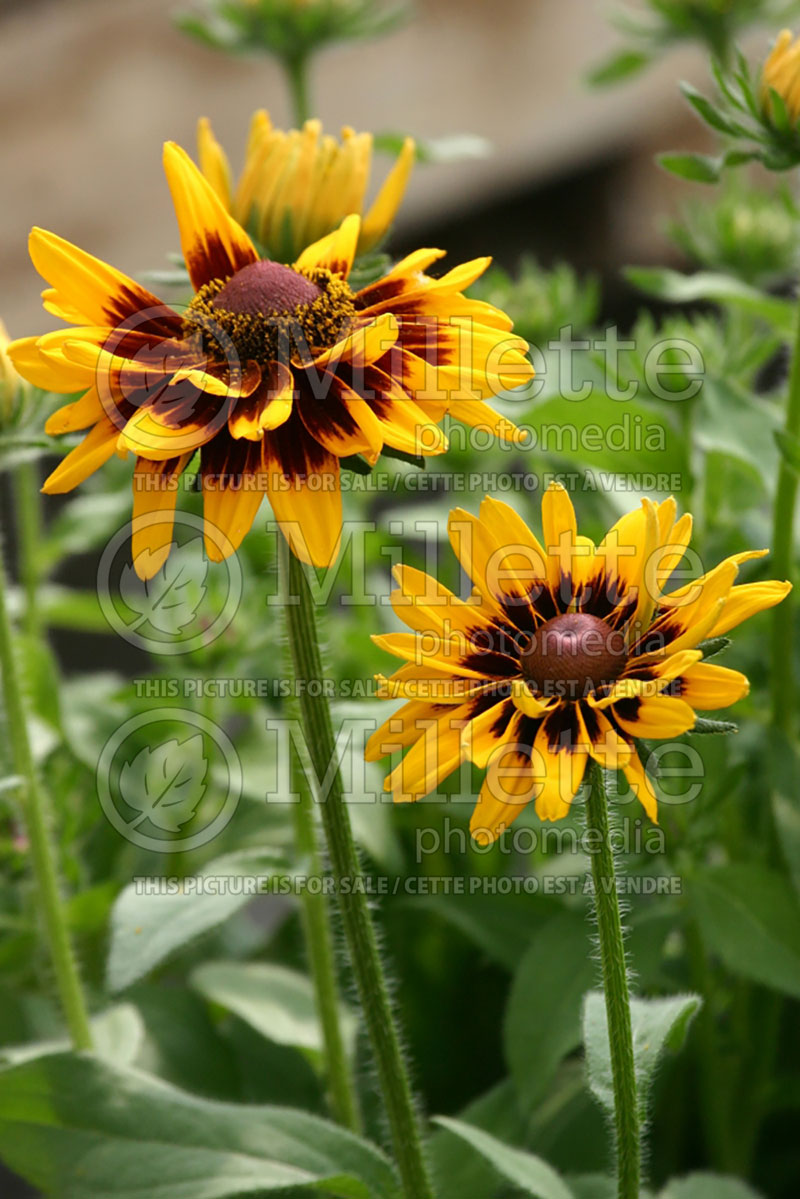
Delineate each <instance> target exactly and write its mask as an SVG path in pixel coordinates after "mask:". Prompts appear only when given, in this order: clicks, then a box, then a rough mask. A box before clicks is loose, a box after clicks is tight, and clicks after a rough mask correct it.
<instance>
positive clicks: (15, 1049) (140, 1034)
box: [0, 1003, 145, 1066]
mask: <svg viewBox="0 0 800 1199" xmlns="http://www.w3.org/2000/svg"><path fill="white" fill-rule="evenodd" d="M89 1023H90V1026H91V1030H92V1045H93V1051H94V1053H96V1054H97V1056H98V1057H101V1058H105V1059H106V1060H107V1061H109V1062H112V1063H116V1064H117V1065H118V1066H130V1065H133V1063H134V1062H135V1061H136V1058H137V1056H138V1054H139V1050H140V1049H141V1047H142V1044H143V1041H144V1032H145V1030H144V1023H143V1021H142V1017H141V1015H140V1014H139V1012H138V1010H137V1009H136V1008H135V1007H134V1006H133V1004H131V1003H118V1004H115V1005H114V1006H113V1007H110V1008H107V1009H106V1010H105V1011H104V1012H98V1013H97V1015H95V1016H92V1018H91V1020H90V1022H89ZM68 1049H69V1038H68V1037H66V1036H64V1037H63V1038H59V1039H58V1040H53V1041H31V1042H28V1044H26V1045H7V1046H3V1047H2V1048H0V1065H13V1066H16V1065H18V1064H20V1063H22V1062H27V1061H30V1060H31V1059H33V1058H37V1057H44V1056H46V1055H49V1054H53V1053H59V1052H61V1051H62V1050H64V1051H66V1050H68Z"/></svg>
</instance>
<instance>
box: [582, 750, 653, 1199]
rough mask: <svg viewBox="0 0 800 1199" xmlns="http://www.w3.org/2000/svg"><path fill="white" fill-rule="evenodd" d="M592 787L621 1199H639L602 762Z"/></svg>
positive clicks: (625, 994)
mask: <svg viewBox="0 0 800 1199" xmlns="http://www.w3.org/2000/svg"><path fill="white" fill-rule="evenodd" d="M590 782H591V787H590V793H589V799H588V801H587V804H586V825H587V829H588V830H589V831H590V832H591V833H592V840H593V842H594V846H595V852H593V853H592V854H591V855H590V857H591V860H592V879H593V882H594V902H595V910H596V914H597V933H598V938H599V941H600V964H601V966H602V971H603V993H604V995H605V1001H606V1017H607V1020H608V1040H609V1045H610V1048H611V1077H612V1081H613V1084H614V1126H615V1132H616V1153H617V1196H618V1199H639V1172H640V1168H641V1165H640V1163H641V1147H640V1136H641V1133H640V1120H639V1100H638V1096H637V1093H636V1068H635V1060H634V1056H633V1030H632V1028H631V1001H630V993H629V991H628V969H627V965H626V962H625V941H624V938H623V933H622V915H621V913H620V907H619V896H618V894H617V878H616V871H615V869H614V852H613V849H612V848H611V842H610V840H609V831H608V804H607V801H606V791H605V785H604V782H603V772H602V770H601V768H600V767H599V766H598V765H597V764H596V763H593V764H592V767H591V775H590Z"/></svg>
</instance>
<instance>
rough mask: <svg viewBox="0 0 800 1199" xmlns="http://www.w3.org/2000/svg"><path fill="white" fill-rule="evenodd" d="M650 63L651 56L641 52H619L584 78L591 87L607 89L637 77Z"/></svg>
mask: <svg viewBox="0 0 800 1199" xmlns="http://www.w3.org/2000/svg"><path fill="white" fill-rule="evenodd" d="M650 61H651V55H650V54H645V53H644V52H643V51H641V50H620V51H619V52H618V53H617V54H613V55H612V56H611V58H609V59H607V60H606V61H605V62H603V63H601V64H600V66H599V67H594V69H593V70H591V71H590V72H589V74H588V75H587V77H586V81H587V83H588V84H589V85H590V86H591V87H608V85H609V84H611V83H620V82H621V81H622V80H623V79H630V78H631V77H632V76H633V75H638V74H639V72H640V71H642V70H644V68H645V67H646V66H647V64H648V63H649V62H650Z"/></svg>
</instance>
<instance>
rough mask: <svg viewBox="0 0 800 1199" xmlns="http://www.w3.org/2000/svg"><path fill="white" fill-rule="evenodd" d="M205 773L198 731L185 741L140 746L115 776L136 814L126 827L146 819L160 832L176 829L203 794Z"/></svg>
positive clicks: (133, 826) (121, 792)
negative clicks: (152, 747)
mask: <svg viewBox="0 0 800 1199" xmlns="http://www.w3.org/2000/svg"><path fill="white" fill-rule="evenodd" d="M207 774H208V761H207V760H206V756H205V751H204V748H203V737H202V734H200V733H196V734H195V735H194V736H192V737H187V738H186V740H185V741H178V740H177V739H176V738H172V739H171V740H169V741H165V742H164V743H163V744H162V745H158V746H156V747H155V748H154V749H151V747H150V746H149V745H145V746H143V747H142V749H140V750H139V752H138V754H137V755H136V757H135V758H133V759H132V761H130V762H125V763H124V764H123V766H122V769H121V771H120V776H119V791H120V795H121V797H122V799H124V801H125V803H126V804H127V805H128V806H129V807H131V808H133V810H134V811H135V812H138V813H139V816H137V817H136V818H135V819H134V820H133V821H132V822H131V824H130V827H131V828H135V827H138V825H139V824H142V823H143V822H144V820H149V821H150V823H151V824H154V825H155V826H156V828H158V829H161V831H162V832H165V833H178V832H180V830H181V828H182V827H183V825H184V824H186V823H187V822H188V821H189V820H191V818H192V817H193V816H194V814H195V812H196V811H197V807H198V805H199V803H200V800H201V799H202V798H203V796H204V795H205V792H206V784H205V779H206V775H207Z"/></svg>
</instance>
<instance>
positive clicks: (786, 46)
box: [761, 29, 800, 125]
mask: <svg viewBox="0 0 800 1199" xmlns="http://www.w3.org/2000/svg"><path fill="white" fill-rule="evenodd" d="M771 91H775V92H777V94H778V95H779V96H780V98H781V100H783V103H784V105H785V107H786V112H787V113H788V116H789V120H790V121H791V122H792V124H793V125H796V124H797V122H798V120H800V38H795V37H793V35H792V32H791V30H789V29H784V30H782V32H781V33H780V34H779V35H778V37H777V39H776V41H775V45H774V46H773V47H772V50H771V52H770V54H769V56H768V58H767V60H766V62H765V63H764V66H763V68H762V71H761V103H762V105H763V107H764V109H765V111H766V112H768V113H770V112H771V111H772V97H771V95H770V92H771Z"/></svg>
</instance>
